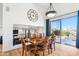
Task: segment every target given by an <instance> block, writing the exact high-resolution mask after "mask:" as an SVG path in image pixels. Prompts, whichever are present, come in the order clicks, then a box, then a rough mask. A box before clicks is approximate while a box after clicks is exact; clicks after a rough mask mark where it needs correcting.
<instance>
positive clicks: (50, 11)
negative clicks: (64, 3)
mask: <svg viewBox="0 0 79 59" xmlns="http://www.w3.org/2000/svg"><path fill="white" fill-rule="evenodd" d="M45 15H46V16H47V17H48V18H53V17H54V16H55V15H56V11H55V10H54V8H53V5H52V3H50V6H49V8H48V11H47V12H46V14H45Z"/></svg>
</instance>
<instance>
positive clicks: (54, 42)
mask: <svg viewBox="0 0 79 59" xmlns="http://www.w3.org/2000/svg"><path fill="white" fill-rule="evenodd" d="M53 46H54V51H55V42H54V45H53Z"/></svg>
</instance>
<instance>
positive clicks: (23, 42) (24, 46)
mask: <svg viewBox="0 0 79 59" xmlns="http://www.w3.org/2000/svg"><path fill="white" fill-rule="evenodd" d="M25 40H26V39H25V37H22V38H21V44H22V56H24V55H26V51H27V49H26V42H25Z"/></svg>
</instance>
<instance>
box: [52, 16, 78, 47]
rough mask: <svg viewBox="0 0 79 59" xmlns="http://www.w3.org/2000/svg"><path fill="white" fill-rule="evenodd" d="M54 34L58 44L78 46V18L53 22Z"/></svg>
mask: <svg viewBox="0 0 79 59" xmlns="http://www.w3.org/2000/svg"><path fill="white" fill-rule="evenodd" d="M52 32H53V33H54V34H55V35H56V42H57V43H61V44H65V45H70V46H76V32H77V16H73V17H68V18H63V19H61V20H56V21H51V33H52Z"/></svg>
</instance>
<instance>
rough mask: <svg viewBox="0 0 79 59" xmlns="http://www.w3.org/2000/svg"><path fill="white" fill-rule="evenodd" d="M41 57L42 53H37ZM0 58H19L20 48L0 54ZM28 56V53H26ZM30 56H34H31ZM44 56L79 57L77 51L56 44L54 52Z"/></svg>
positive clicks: (73, 48) (78, 51)
mask: <svg viewBox="0 0 79 59" xmlns="http://www.w3.org/2000/svg"><path fill="white" fill-rule="evenodd" d="M39 53H40V56H43V54H42V52H39ZM0 56H21V48H19V49H15V50H12V51H7V52H0ZM28 56H29V53H28ZM31 56H34V55H33V54H31ZM45 56H79V49H77V48H75V47H71V46H67V45H62V44H56V50H55V51H53V53H52V54H49V55H48V53H47V50H46V51H45Z"/></svg>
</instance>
